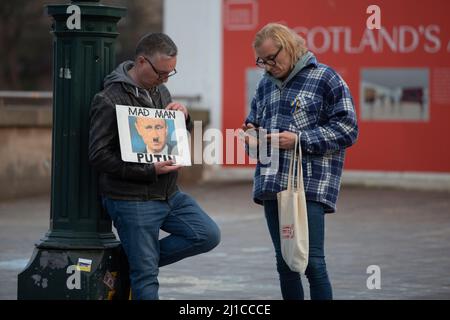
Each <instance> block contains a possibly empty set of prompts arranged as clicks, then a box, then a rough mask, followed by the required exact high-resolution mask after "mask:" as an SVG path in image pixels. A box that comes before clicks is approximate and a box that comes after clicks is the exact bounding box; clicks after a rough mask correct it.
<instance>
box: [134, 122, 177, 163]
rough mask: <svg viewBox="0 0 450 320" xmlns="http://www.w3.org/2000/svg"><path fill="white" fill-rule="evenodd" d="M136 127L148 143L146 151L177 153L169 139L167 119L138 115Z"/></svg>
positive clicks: (146, 143) (143, 139)
mask: <svg viewBox="0 0 450 320" xmlns="http://www.w3.org/2000/svg"><path fill="white" fill-rule="evenodd" d="M135 127H136V131H137V132H138V134H139V135H140V136H141V138H142V141H144V143H145V145H146V149H145V151H144V152H146V153H152V154H169V155H176V151H175V148H174V147H173V146H172V145H170V144H169V143H168V141H167V140H168V136H167V135H168V130H167V123H166V120H165V119H161V118H148V117H137V118H136V123H135Z"/></svg>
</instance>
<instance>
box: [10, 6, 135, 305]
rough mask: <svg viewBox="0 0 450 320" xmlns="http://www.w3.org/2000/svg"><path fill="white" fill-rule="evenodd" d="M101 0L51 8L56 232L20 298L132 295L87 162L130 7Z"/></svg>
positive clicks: (24, 275) (27, 275) (26, 275)
mask: <svg viewBox="0 0 450 320" xmlns="http://www.w3.org/2000/svg"><path fill="white" fill-rule="evenodd" d="M98 2H99V1H72V3H71V4H59V5H48V6H46V12H47V14H48V15H49V16H52V17H53V24H52V33H53V35H54V41H53V61H54V63H53V136H52V142H53V147H52V188H51V209H50V229H49V231H48V232H47V234H46V235H45V236H44V238H43V239H41V241H40V242H39V243H37V244H36V248H35V249H34V253H33V255H32V257H31V259H30V261H29V263H28V265H27V266H26V267H25V269H24V270H23V271H22V272H21V273H20V274H19V276H18V294H17V295H18V299H120V298H128V272H127V266H126V259H124V255H123V253H122V250H121V246H120V242H119V241H118V240H117V239H116V237H115V235H114V233H113V232H112V225H111V220H110V219H109V218H108V216H107V214H106V213H105V212H104V211H103V210H102V209H101V206H100V203H99V199H98V195H97V176H96V173H95V172H94V171H93V170H92V168H91V167H90V166H89V162H88V139H89V109H90V104H91V100H92V98H93V96H94V95H95V94H96V93H97V92H98V91H100V90H101V88H102V82H103V78H104V77H105V76H106V75H107V74H109V73H110V72H111V71H112V69H113V68H114V67H115V41H116V37H117V35H118V33H117V22H118V21H119V20H120V18H121V17H123V16H125V13H126V9H125V8H120V7H112V6H105V5H101V4H99V3H98Z"/></svg>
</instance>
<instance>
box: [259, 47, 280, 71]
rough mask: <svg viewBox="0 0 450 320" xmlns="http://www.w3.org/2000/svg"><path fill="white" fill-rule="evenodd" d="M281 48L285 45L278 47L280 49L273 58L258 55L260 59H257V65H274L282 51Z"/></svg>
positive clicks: (263, 66) (261, 66)
mask: <svg viewBox="0 0 450 320" xmlns="http://www.w3.org/2000/svg"><path fill="white" fill-rule="evenodd" d="M281 49H283V47H280V49H278V51H277V52H276V53H275V54H274V55H273V57H271V58H268V59H263V58H260V57H258V59H256V65H257V66H258V67H260V68H265V67H266V65H268V66H271V67H273V66H274V65H276V64H277V62H276V61H275V59H276V58H277V56H278V54H279V53H280V51H281Z"/></svg>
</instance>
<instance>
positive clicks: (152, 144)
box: [116, 105, 191, 166]
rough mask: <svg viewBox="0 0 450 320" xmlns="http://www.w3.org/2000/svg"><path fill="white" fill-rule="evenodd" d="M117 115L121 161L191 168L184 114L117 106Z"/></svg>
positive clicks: (172, 111)
mask: <svg viewBox="0 0 450 320" xmlns="http://www.w3.org/2000/svg"><path fill="white" fill-rule="evenodd" d="M116 114H117V125H118V128H119V139H120V151H121V156H122V160H123V161H127V162H137V163H154V162H161V161H169V160H173V161H175V164H177V165H182V166H190V165H191V155H190V149H189V143H188V135H187V130H186V122H185V116H184V114H183V112H181V111H175V110H164V109H150V108H141V107H133V106H122V105H116Z"/></svg>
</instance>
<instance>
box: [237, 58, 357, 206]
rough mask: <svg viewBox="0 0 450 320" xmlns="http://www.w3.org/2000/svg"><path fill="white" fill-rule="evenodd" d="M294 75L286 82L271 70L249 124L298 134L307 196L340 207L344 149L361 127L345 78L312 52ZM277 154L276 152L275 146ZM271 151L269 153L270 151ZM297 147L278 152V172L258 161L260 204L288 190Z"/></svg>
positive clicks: (260, 87)
mask: <svg viewBox="0 0 450 320" xmlns="http://www.w3.org/2000/svg"><path fill="white" fill-rule="evenodd" d="M305 58H306V60H305V61H301V60H302V59H301V60H299V62H298V63H297V65H296V67H295V68H294V70H293V71H292V72H291V74H290V75H289V77H288V78H287V79H286V80H285V81H284V82H281V81H279V80H277V79H275V78H273V77H272V76H270V75H269V74H267V73H266V74H265V76H264V77H263V78H262V79H261V81H260V82H259V84H258V87H257V90H256V93H255V96H254V98H253V100H252V104H251V110H250V114H249V115H248V117H247V119H246V121H245V122H246V123H253V124H254V125H255V126H258V127H260V128H264V129H265V130H267V131H268V132H273V131H276V130H279V131H280V132H282V131H291V132H295V133H297V134H298V135H299V141H300V143H301V148H302V153H303V158H302V165H303V179H304V180H303V181H304V186H305V195H306V199H307V200H309V201H317V202H320V203H322V204H323V205H324V207H325V212H326V213H332V212H335V211H336V201H337V198H338V193H339V189H340V183H341V175H342V168H343V164H344V157H345V149H346V148H347V147H349V146H351V145H353V144H354V143H355V142H356V139H357V136H358V125H357V118H356V114H355V109H354V104H353V99H352V96H351V94H350V91H349V88H348V86H347V84H346V83H345V81H344V80H343V79H342V78H341V77H340V76H339V74H337V73H336V72H335V71H334V70H333V69H332V68H330V67H328V66H326V65H324V64H321V63H318V61H317V59H316V58H315V56H314V55H313V54H312V53H310V52H308V53H307V55H306V56H305ZM272 153H273V150H272ZM269 154H270V152H269ZM291 155H292V150H282V149H280V150H279V151H278V156H277V160H278V166H277V169H276V170H272V171H271V170H268V171H267V172H264V174H263V172H262V171H261V169H263V168H268V167H270V164H262V163H261V161H258V163H257V166H256V171H255V176H254V185H253V198H254V201H255V202H256V203H258V204H262V201H263V200H269V199H270V200H272V199H276V193H278V192H280V191H282V190H284V189H286V187H287V178H288V170H289V161H290V157H291Z"/></svg>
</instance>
